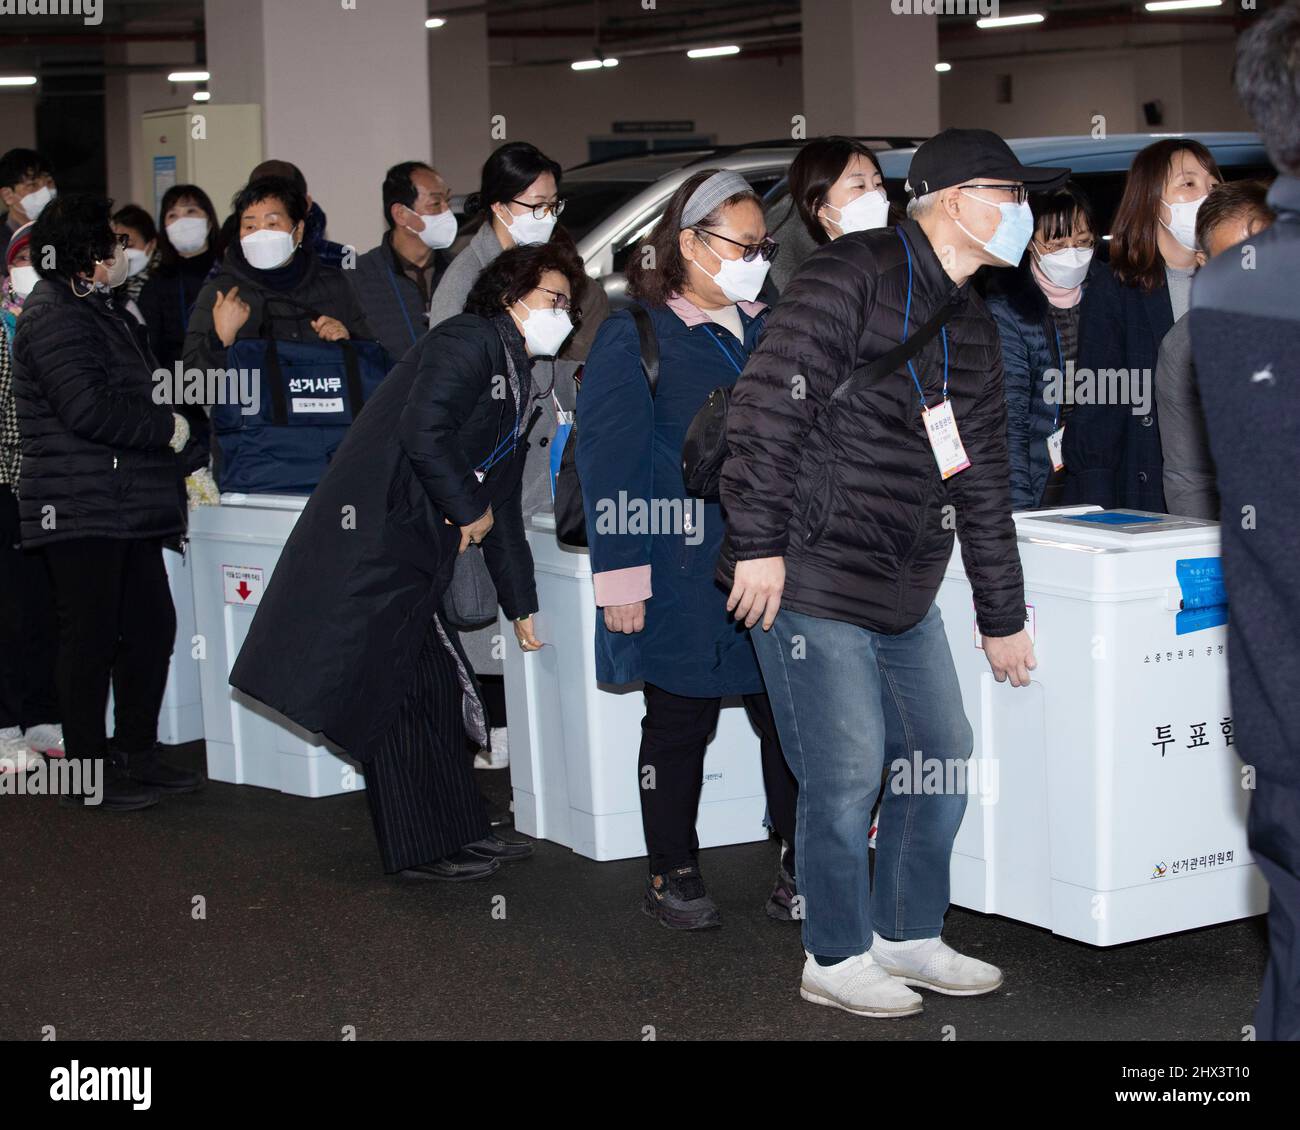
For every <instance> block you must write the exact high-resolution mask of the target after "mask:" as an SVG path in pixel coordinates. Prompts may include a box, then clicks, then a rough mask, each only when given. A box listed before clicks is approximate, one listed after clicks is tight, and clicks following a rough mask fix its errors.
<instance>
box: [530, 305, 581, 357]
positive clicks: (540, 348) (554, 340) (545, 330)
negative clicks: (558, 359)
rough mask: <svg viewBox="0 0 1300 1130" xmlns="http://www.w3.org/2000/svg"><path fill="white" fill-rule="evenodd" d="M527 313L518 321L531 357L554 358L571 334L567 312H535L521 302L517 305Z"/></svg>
mask: <svg viewBox="0 0 1300 1130" xmlns="http://www.w3.org/2000/svg"><path fill="white" fill-rule="evenodd" d="M518 305H520V306H522V307H523V308H524V309H525V310H527V311H528V313H527V314H525V315H524V317H522V318H520V319H519V323H520V328H522V329H523V331H524V345H525V346H527V348H528V352H529V353H530V354H531V355H532V356H533V357H554V356H555V355H556V354H557V353H559V352H560V346H562V345H563V344H564V343H565V341H567V340H568V337H569V334H571V333H573V320H572V319H571V318H570V317H569V312H568V311H567V310H537V309H534V308H533V307H532V306H529V305H528V304H527V303H526V302H523V301H522V300H521V301H520V302H519V303H518Z"/></svg>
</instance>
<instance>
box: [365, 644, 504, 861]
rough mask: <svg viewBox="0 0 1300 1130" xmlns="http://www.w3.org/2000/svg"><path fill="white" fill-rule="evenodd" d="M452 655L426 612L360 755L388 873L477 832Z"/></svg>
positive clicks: (483, 812) (476, 795)
mask: <svg viewBox="0 0 1300 1130" xmlns="http://www.w3.org/2000/svg"><path fill="white" fill-rule="evenodd" d="M462 693H463V691H462V689H461V685H460V680H459V679H458V678H457V677H456V661H455V659H454V658H453V657H452V655H451V653H450V652H448V650H447V648H446V647H445V646H444V644H443V642H442V640H441V639H440V638H439V635H438V630H437V627H436V625H435V623H434V621H433V620H430V621H429V630H428V632H427V633H426V635H425V638H424V644H423V646H422V647H421V648H420V654H419V657H418V658H417V660H416V665H415V675H414V677H413V678H412V680H411V687H410V690H408V691H407V694H406V699H405V700H404V701H403V703H402V706H401V709H400V710H399V711H398V714H397V718H396V719H395V720H394V722H393V724H392V726H391V728H390V729H389V731H388V733H387V734H385V735H384V738H383V740H382V741H380V742H379V743H378V744H377V745H376V746H375V747H374V748H373V749H372V750H370V756H369V758H368V759H367V761H366V763H365V775H366V797H367V799H368V800H369V802H370V817H371V820H372V821H373V822H374V826H375V839H376V840H378V841H379V855H380V857H381V859H382V860H383V864H384V870H385V871H386V872H388V873H389V874H392V873H393V872H395V871H401V870H403V869H404V868H407V867H417V866H419V865H420V864H422V863H432V862H433V861H434V860H435V859H441V858H442V857H443V856H445V855H451V854H452V853H453V852H456V851H459V850H460V849H461V848H463V847H464V846H465V845H466V844H471V843H473V842H474V841H475V840H481V839H483V837H485V836H486V835H487V834H488V833H489V831H491V827H490V825H489V824H488V818H487V807H486V805H485V804H484V802H483V796H482V794H481V793H480V792H479V789H478V784H477V783H476V782H475V780H474V768H473V758H472V755H470V754H468V753H467V752H466V748H465V723H464V720H463V717H462V715H461V695H462Z"/></svg>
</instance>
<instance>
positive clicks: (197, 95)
mask: <svg viewBox="0 0 1300 1130" xmlns="http://www.w3.org/2000/svg"><path fill="white" fill-rule="evenodd" d="M211 97H212V91H210V90H196V91H195V92H194V101H195V102H207V101H208V100H209V99H210V98H211Z"/></svg>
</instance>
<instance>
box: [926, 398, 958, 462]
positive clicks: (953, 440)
mask: <svg viewBox="0 0 1300 1130" xmlns="http://www.w3.org/2000/svg"><path fill="white" fill-rule="evenodd" d="M921 419H922V420H924V421H925V431H926V434H927V435H928V436H929V437H930V450H931V451H933V452H934V461H935V462H936V463H937V464H938V465H939V474H940V475H942V476H943V477H944V478H945V479H951V478H952V477H953V475H955V474H957V472H958V471H964V470H966V468H967V467H969V466H970V459H969V458H968V457H967V455H966V448H965V446H964V445H963V444H962V442H961V433H960V432H959V431H958V430H957V417H956V416H955V415H953V411H952V401H950V400H947V399H945V400H944V401H943V403H941V404H938V405H936V406H935V407H933V408H922V409H921Z"/></svg>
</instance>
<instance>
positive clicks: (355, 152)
mask: <svg viewBox="0 0 1300 1130" xmlns="http://www.w3.org/2000/svg"><path fill="white" fill-rule="evenodd" d="M426 15H427V3H426V0H383V3H375V2H373V0H295V3H292V4H286V3H284V2H283V0H205V2H204V23H205V28H206V36H207V67H208V70H209V71H211V72H212V79H211V82H210V83H209V89H210V90H211V91H212V101H213V102H214V103H245V102H256V103H259V104H260V105H261V107H262V124H263V143H264V144H263V149H264V152H265V154H266V156H267V157H268V158H275V159H278V160H283V161H292V162H293V163H294V164H295V165H297V166H298V167H299V168H300V169H302V171H303V175H304V176H305V177H306V178H307V187H308V189H309V190H310V192H311V195H312V197H313V199H315V200H316V201H317V203H319V204H320V206H321V207H322V208H324V209H325V212H326V215H327V217H328V219H329V229H328V230H329V236H330V238H331V239H335V240H338V241H339V242H340V243H348V244H352V245H354V246H355V247H356V248H357V249H358V250H359V251H364V250H367V249H368V248H370V247H373V246H374V245H375V244H376V243H378V242H379V239H380V236H381V235H382V234H383V232H384V230H385V224H384V219H383V203H382V200H381V197H380V186H381V185H382V183H383V178H384V172H385V170H387V169H388V167H389V166H390V165H394V164H396V163H397V162H399V161H409V160H426V159H427V158H428V146H429V138H430V125H429V73H428V48H427V47H426V44H425V39H426V37H427V36H428V35H429V34H430V33H429V32H428V31H426V29H425V27H424V21H425V19H426Z"/></svg>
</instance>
